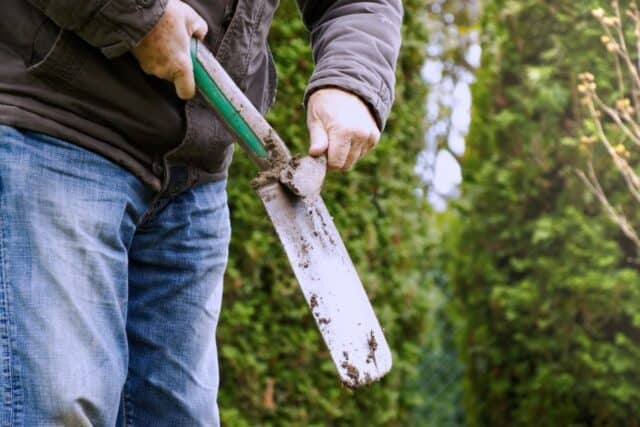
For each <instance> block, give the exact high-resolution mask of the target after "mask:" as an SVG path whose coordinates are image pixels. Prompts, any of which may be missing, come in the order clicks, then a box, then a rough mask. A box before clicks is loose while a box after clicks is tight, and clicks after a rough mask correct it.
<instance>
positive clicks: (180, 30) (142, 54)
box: [131, 0, 208, 100]
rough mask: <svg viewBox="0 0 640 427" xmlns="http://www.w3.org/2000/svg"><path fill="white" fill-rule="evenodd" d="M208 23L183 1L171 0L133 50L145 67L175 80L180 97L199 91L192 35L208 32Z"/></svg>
mask: <svg viewBox="0 0 640 427" xmlns="http://www.w3.org/2000/svg"><path fill="white" fill-rule="evenodd" d="M207 30H208V28H207V23H206V22H205V20H204V19H202V17H200V15H198V14H197V13H196V11H195V10H193V9H192V8H191V6H189V5H188V4H186V3H184V2H182V1H181V0H169V1H168V2H167V5H166V8H165V12H164V15H163V16H162V18H160V20H159V21H158V23H157V24H156V26H155V27H153V29H152V30H151V32H150V33H149V34H148V35H147V36H146V37H145V38H144V39H143V40H142V42H140V44H138V46H136V47H134V48H133V49H132V50H131V52H132V53H133V55H134V56H135V57H136V59H137V60H138V62H139V63H140V66H141V67H142V70H143V71H144V72H145V73H147V74H151V75H153V76H156V77H159V78H161V79H164V80H168V81H170V82H173V84H174V85H175V87H176V93H177V94H178V96H179V97H180V98H181V99H184V100H187V99H190V98H193V96H194V95H195V93H196V87H195V81H194V79H193V64H192V63H191V55H190V52H189V50H190V45H191V38H192V37H196V38H198V39H200V40H202V39H203V38H204V36H205V35H206V34H207Z"/></svg>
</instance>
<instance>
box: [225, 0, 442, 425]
mask: <svg viewBox="0 0 640 427" xmlns="http://www.w3.org/2000/svg"><path fill="white" fill-rule="evenodd" d="M404 3H405V9H406V12H405V27H404V37H405V44H404V48H403V51H402V55H401V59H400V63H399V68H398V85H397V101H396V105H395V107H394V110H393V114H392V117H391V119H390V121H389V123H388V125H387V129H386V131H385V134H384V137H383V140H382V141H381V143H380V145H379V146H378V148H376V150H374V151H373V152H371V153H370V154H369V156H368V157H367V158H366V159H365V160H363V161H362V162H360V163H359V164H358V165H357V166H356V168H355V170H353V171H351V172H349V173H348V174H339V173H335V174H334V173H332V174H330V175H329V177H328V180H327V182H326V186H325V189H324V192H323V194H324V198H325V201H326V203H327V205H328V208H329V211H330V212H331V213H332V214H333V215H334V220H335V222H336V224H337V227H338V229H339V230H340V231H341V234H342V237H343V239H344V241H345V243H346V246H347V247H348V249H349V252H350V254H351V256H352V258H353V260H354V262H355V264H356V267H357V269H358V271H359V272H360V275H361V278H362V280H363V283H364V284H365V287H366V288H367V291H368V294H369V296H370V298H371V299H372V302H373V305H374V307H375V309H376V312H377V314H378V317H379V319H380V321H381V323H382V324H383V326H384V327H385V330H386V335H387V339H388V340H389V343H390V345H391V347H392V349H393V351H394V368H393V370H392V372H391V373H390V374H389V375H388V377H387V378H385V379H384V380H383V381H382V382H381V383H380V384H375V385H373V386H370V387H368V388H365V389H363V390H358V391H356V392H352V391H350V390H347V389H345V388H344V387H342V386H341V385H340V384H339V382H338V379H337V375H336V372H335V368H334V366H333V365H332V362H331V360H330V358H329V355H328V353H327V351H326V349H325V348H324V344H323V343H322V342H321V338H320V335H319V333H318V331H317V330H316V327H315V324H314V322H313V319H312V318H311V315H310V313H309V309H308V308H307V306H306V303H305V302H304V299H303V298H302V295H301V293H300V291H299V290H298V285H297V283H296V281H295V279H294V277H293V273H292V272H291V269H290V267H289V265H288V264H287V261H286V258H285V257H284V254H283V250H282V248H281V246H280V244H279V242H278V241H277V239H276V237H275V234H274V232H273V229H272V226H271V224H270V223H269V221H268V219H267V216H266V213H265V211H264V209H263V207H262V206H261V202H260V200H259V198H258V197H257V195H256V194H255V193H254V192H253V190H252V189H251V188H250V180H251V179H252V178H253V177H254V176H255V174H256V169H255V167H254V166H253V165H252V164H251V162H250V161H249V160H248V159H247V157H246V156H245V155H244V153H241V152H238V153H236V156H235V160H234V164H233V166H232V171H231V177H230V181H229V203H230V207H231V211H232V227H233V241H232V245H231V255H230V262H229V268H228V272H227V277H226V282H225V286H226V288H225V294H224V303H223V310H222V316H221V319H220V326H219V332H218V341H219V351H220V357H221V389H220V398H219V403H220V409H221V416H222V422H223V425H229V426H254V425H263V426H269V425H273V426H276V425H277V426H314V425H317V426H319V425H323V426H324V425H336V426H337V425H349V426H357V425H363V426H364V425H366V426H370V425H376V426H378V425H379V426H382V425H389V426H401V425H406V423H405V421H406V420H407V419H408V417H409V415H410V414H411V413H412V411H413V408H414V407H415V406H416V405H417V404H418V403H419V401H420V396H419V395H418V394H417V392H415V391H414V390H412V389H411V388H410V387H408V385H407V384H409V382H410V381H411V380H412V379H413V378H414V377H415V376H416V373H417V364H418V359H419V356H420V348H421V345H422V340H423V339H424V336H425V331H426V327H427V325H426V322H425V319H426V311H427V305H426V292H427V287H426V286H425V283H426V282H427V279H426V278H425V277H426V276H425V275H426V271H427V267H428V265H429V253H430V248H429V246H428V244H427V223H426V221H424V217H425V215H426V214H427V211H428V210H427V207H426V206H425V202H424V201H423V200H420V199H418V198H416V197H414V195H413V189H414V188H416V187H417V186H418V182H417V179H416V177H415V176H414V174H413V171H412V168H413V164H414V161H415V157H416V154H417V152H418V151H419V149H420V148H421V146H422V134H423V131H424V128H423V117H424V108H423V105H424V99H425V87H424V84H423V82H422V81H421V79H420V76H419V73H418V71H419V69H420V67H421V65H422V62H423V59H424V57H423V49H424V40H425V38H426V35H425V32H424V28H423V25H422V22H423V21H422V19H423V15H422V13H423V11H424V9H425V2H424V1H423V0H409V1H405V2H404ZM293 4H294V2H284V3H283V4H282V5H281V7H280V10H279V11H278V15H277V17H276V22H275V25H274V28H273V29H272V32H271V44H272V47H273V53H274V56H275V58H276V63H277V66H278V71H279V76H280V84H279V92H278V96H277V102H276V105H275V107H274V108H273V110H272V111H271V112H270V114H269V117H268V118H269V120H270V122H271V123H272V125H273V126H274V127H275V128H276V129H277V130H278V131H279V133H280V134H281V136H282V137H283V139H284V140H285V141H287V142H288V143H289V145H290V147H291V148H292V151H293V152H304V151H306V149H307V131H306V127H305V112H304V109H303V107H302V106H301V104H300V103H301V98H302V93H303V91H304V87H305V85H306V82H307V79H308V76H309V74H310V72H311V70H312V66H313V64H312V60H311V55H310V50H309V46H308V35H307V33H306V30H305V29H304V27H303V25H302V22H301V20H300V19H299V18H298V16H297V15H298V12H297V11H296V10H295V8H294V6H293Z"/></svg>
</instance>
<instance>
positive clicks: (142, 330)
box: [0, 0, 402, 427]
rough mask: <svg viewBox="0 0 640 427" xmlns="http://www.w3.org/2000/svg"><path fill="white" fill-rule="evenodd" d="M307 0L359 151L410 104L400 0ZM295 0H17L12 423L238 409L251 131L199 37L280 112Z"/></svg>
mask: <svg viewBox="0 0 640 427" xmlns="http://www.w3.org/2000/svg"><path fill="white" fill-rule="evenodd" d="M298 3H299V6H300V10H301V13H302V16H303V19H304V22H305V24H306V25H307V26H308V28H309V29H310V31H311V41H312V45H313V52H314V59H315V62H316V69H315V71H314V73H313V76H312V78H311V81H310V83H309V86H308V88H307V91H306V94H305V103H306V106H307V115H308V118H307V122H308V127H309V132H310V139H311V147H310V150H309V151H310V153H311V154H312V155H316V156H318V155H324V154H325V153H326V155H327V158H328V164H329V166H330V167H331V168H334V169H345V170H346V169H349V168H350V167H351V166H352V165H353V164H354V162H355V161H356V160H358V159H359V158H360V157H362V156H363V155H364V154H365V153H366V152H367V151H369V150H370V149H371V148H372V147H373V146H374V145H375V144H376V143H377V141H378V138H379V134H380V133H379V132H380V130H381V129H382V128H383V126H384V122H385V120H386V117H387V115H388V112H389V108H390V106H391V100H392V92H393V84H394V78H393V71H394V66H395V61H396V58H397V54H398V49H399V41H400V35H399V28H400V22H401V13H402V12H401V5H400V1H399V0H371V1H356V0H333V1H329V0H327V1H322V0H309V1H302V0H301V1H299V2H298ZM276 6H277V1H276V0H188V1H184V2H183V1H181V0H3V4H2V12H1V13H0V352H1V356H2V357H1V360H0V364H1V365H0V367H1V370H0V385H1V386H2V387H1V389H2V391H1V392H2V400H1V403H0V404H1V405H2V408H1V413H0V420H1V421H2V425H3V426H4V425H6V426H28V427H32V426H54V425H55V426H60V425H63V426H114V425H121V426H212V425H218V422H219V421H218V413H217V406H216V394H217V387H218V366H217V349H216V345H215V336H214V334H215V328H216V324H217V320H218V314H219V310H220V301H221V293H222V277H223V273H224V269H225V266H226V261H227V251H228V242H229V236H230V228H229V219H228V208H227V202H226V193H225V185H226V173H227V168H228V165H229V162H230V160H231V152H232V137H231V136H230V135H229V134H228V133H227V132H226V131H225V130H224V127H223V125H222V124H221V123H220V122H219V121H218V120H217V119H216V117H215V116H214V114H213V113H212V112H211V110H210V109H209V108H208V107H207V105H206V104H205V103H204V102H203V100H202V99H201V98H200V97H195V98H194V95H195V87H194V80H193V76H192V64H191V61H190V59H189V41H190V39H191V38H192V37H197V38H199V39H201V40H202V41H203V42H204V43H205V45H206V46H208V48H209V49H211V50H212V52H214V54H215V55H216V57H217V58H218V60H219V61H220V62H221V63H222V65H223V66H224V67H225V68H226V69H227V71H228V72H229V74H230V75H231V76H232V78H234V80H235V81H236V82H237V83H238V85H239V86H240V88H241V89H242V90H243V91H244V92H245V93H246V94H247V96H248V97H249V98H250V99H251V100H252V102H253V103H254V104H255V105H256V106H257V107H258V108H259V109H260V110H261V111H263V112H264V111H266V109H267V108H268V107H269V105H270V104H271V103H272V102H273V99H274V93H275V71H274V67H273V64H272V60H271V55H270V53H269V50H268V48H267V43H266V38H267V33H268V29H269V27H270V24H271V19H272V16H273V13H274V11H275V9H276ZM186 100H189V101H188V102H185V101H186Z"/></svg>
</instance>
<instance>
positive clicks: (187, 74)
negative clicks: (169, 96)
mask: <svg viewBox="0 0 640 427" xmlns="http://www.w3.org/2000/svg"><path fill="white" fill-rule="evenodd" d="M173 84H174V85H175V87H176V93H177V94H178V97H179V98H180V99H183V100H185V101H186V100H188V99H191V98H193V96H194V95H195V94H196V83H195V81H194V79H193V65H192V64H191V60H190V59H189V58H186V59H185V60H183V61H182V62H181V63H180V65H179V66H178V68H177V69H176V71H175V72H174V74H173Z"/></svg>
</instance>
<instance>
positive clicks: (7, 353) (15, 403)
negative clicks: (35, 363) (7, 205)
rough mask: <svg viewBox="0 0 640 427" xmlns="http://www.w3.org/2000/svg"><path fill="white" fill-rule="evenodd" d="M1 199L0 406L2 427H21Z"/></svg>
mask: <svg viewBox="0 0 640 427" xmlns="http://www.w3.org/2000/svg"><path fill="white" fill-rule="evenodd" d="M1 207H2V197H1V196H0V326H1V329H0V332H1V334H0V343H1V345H2V347H1V350H2V359H3V362H4V364H5V366H4V368H3V369H2V376H3V377H4V383H5V385H4V389H3V390H2V394H3V396H2V404H3V409H4V411H3V412H4V414H3V417H2V419H3V420H2V421H3V427H4V426H6V427H19V426H22V425H23V422H22V421H23V420H22V419H21V418H22V403H23V402H22V387H21V384H20V378H19V374H18V372H17V371H18V369H14V368H15V366H14V362H15V363H17V360H14V358H13V357H12V355H13V354H12V353H13V346H14V345H15V337H14V336H13V335H14V334H13V329H14V325H13V322H12V317H11V310H10V307H9V295H8V294H9V286H8V283H7V270H8V268H7V259H6V251H5V247H6V229H5V223H6V220H5V219H4V216H3V215H2V214H1V213H2V211H3V209H1Z"/></svg>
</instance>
